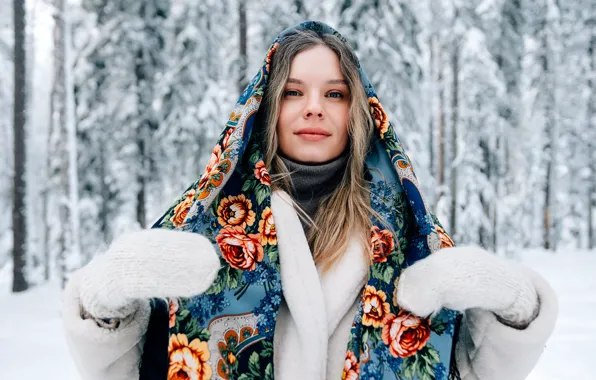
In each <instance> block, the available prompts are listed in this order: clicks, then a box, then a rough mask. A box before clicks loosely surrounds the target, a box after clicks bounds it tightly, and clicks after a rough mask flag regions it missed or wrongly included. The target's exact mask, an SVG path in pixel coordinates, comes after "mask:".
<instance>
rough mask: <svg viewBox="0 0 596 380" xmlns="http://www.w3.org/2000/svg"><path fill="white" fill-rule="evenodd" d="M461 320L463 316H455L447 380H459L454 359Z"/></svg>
mask: <svg viewBox="0 0 596 380" xmlns="http://www.w3.org/2000/svg"><path fill="white" fill-rule="evenodd" d="M462 319H463V314H460V315H458V316H457V319H456V321H455V329H454V331H453V345H452V346H451V363H450V365H449V380H461V376H460V374H459V369H458V368H457V363H456V358H455V347H456V346H457V343H458V342H459V329H460V326H461V322H462Z"/></svg>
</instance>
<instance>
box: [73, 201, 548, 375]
mask: <svg viewBox="0 0 596 380" xmlns="http://www.w3.org/2000/svg"><path fill="white" fill-rule="evenodd" d="M286 197H287V195H285V194H283V193H275V194H274V195H273V197H272V207H271V209H272V210H273V213H274V219H275V221H276V231H277V236H278V244H279V255H280V263H281V278H282V287H283V295H284V302H283V303H282V305H281V307H280V311H279V315H278V319H277V324H276V328H275V336H274V347H275V351H274V355H275V356H274V364H275V366H274V368H275V378H276V379H282V380H291V379H313V380H316V379H321V380H322V379H338V380H339V379H340V378H341V375H342V370H343V362H344V357H345V352H346V347H347V343H348V339H349V334H350V329H351V324H352V320H353V317H354V315H355V314H356V306H357V300H358V297H359V295H360V292H361V289H362V287H363V286H364V284H365V283H366V278H367V272H368V270H367V264H366V263H365V261H364V255H363V252H362V251H361V249H360V248H359V247H358V245H357V244H355V243H354V242H350V244H349V247H348V249H347V251H346V253H345V255H344V256H343V258H342V259H341V261H340V262H339V263H338V264H337V265H336V266H334V267H333V268H332V270H330V271H328V272H327V273H326V274H325V275H322V274H321V273H319V272H318V271H317V268H316V267H315V265H314V262H313V260H312V254H311V252H310V249H309V247H308V244H307V241H306V238H305V236H304V233H303V232H302V231H303V230H302V226H301V224H300V221H299V219H298V216H297V214H296V212H295V211H294V209H293V208H292V206H291V205H290V204H289V202H287V198H286ZM139 249H142V247H139ZM193 254H195V253H193ZM533 282H534V284H535V286H536V290H537V293H538V295H539V297H540V300H541V306H540V312H539V315H538V317H537V318H536V319H535V320H534V321H533V322H532V323H531V324H530V326H529V327H528V328H526V329H524V330H516V329H513V328H511V327H507V326H505V325H503V324H501V323H499V322H498V321H497V319H496V317H495V316H494V314H493V313H491V312H489V311H485V310H474V309H472V310H468V311H466V313H465V315H464V319H463V322H462V326H461V330H460V337H459V341H458V344H457V346H456V358H455V360H456V363H457V367H458V369H459V371H460V374H461V377H462V379H463V380H493V379H494V380H505V379H507V380H517V379H519V380H522V379H525V378H526V376H527V375H528V374H529V372H531V370H532V368H533V367H534V365H535V364H536V362H537V361H538V359H539V357H540V355H541V353H542V351H543V349H544V346H545V343H546V341H547V339H548V337H549V336H550V334H551V332H552V330H553V328H554V323H555V319H556V315H557V302H556V296H555V295H554V292H553V290H552V289H551V288H550V286H549V285H548V284H547V283H546V282H545V281H544V280H543V279H542V278H541V277H540V276H538V275H535V276H534V277H533ZM67 290H68V291H67V292H66V293H65V299H64V306H63V312H64V315H63V321H64V328H65V332H66V337H67V341H68V343H69V346H70V349H71V352H72V355H73V358H74V360H75V363H76V365H77V367H78V368H79V370H80V372H81V374H82V376H83V379H84V380H99V379H101V380H120V379H122V380H123V379H138V364H139V361H140V358H141V354H142V347H143V343H144V339H143V336H144V332H145V330H146V328H147V323H148V320H149V313H150V310H149V308H148V306H147V305H145V306H143V307H141V308H140V309H139V310H138V311H137V312H136V314H135V315H133V316H132V317H131V318H130V319H129V320H127V321H123V323H122V324H121V326H120V327H119V328H118V329H116V330H106V329H103V328H101V327H98V326H97V325H96V324H95V323H94V322H93V321H91V320H83V319H81V317H80V305H79V302H80V297H79V294H78V292H77V286H76V284H74V285H73V286H70V287H68V288H67ZM304 363H309V365H304ZM212 368H216V367H215V366H212ZM164 380H165V379H164Z"/></svg>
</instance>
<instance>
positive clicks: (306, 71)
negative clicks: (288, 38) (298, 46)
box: [289, 45, 345, 84]
mask: <svg viewBox="0 0 596 380" xmlns="http://www.w3.org/2000/svg"><path fill="white" fill-rule="evenodd" d="M289 77H290V78H292V79H293V80H294V82H295V83H297V84H300V83H299V82H308V81H315V80H316V81H317V82H324V83H329V84H342V83H345V78H344V76H343V74H342V70H341V66H340V63H339V58H338V57H337V54H335V52H334V51H333V50H331V49H329V48H328V47H326V46H322V45H319V46H315V47H313V48H310V49H307V50H304V51H302V52H300V53H298V54H296V56H295V57H294V59H293V60H292V64H291V66H290V75H289Z"/></svg>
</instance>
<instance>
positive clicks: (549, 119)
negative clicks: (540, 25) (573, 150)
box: [541, 31, 555, 249]
mask: <svg viewBox="0 0 596 380" xmlns="http://www.w3.org/2000/svg"><path fill="white" fill-rule="evenodd" d="M548 51H549V49H548V41H547V37H546V32H544V31H543V36H542V57H541V59H542V72H543V73H544V75H545V77H546V78H545V80H546V81H547V84H548V85H549V86H551V90H549V91H546V93H545V94H544V96H545V107H544V118H545V120H546V125H545V131H544V133H545V135H546V143H545V145H544V150H543V152H544V160H545V182H544V186H543V190H544V205H543V212H542V213H543V235H542V239H543V247H544V249H552V248H553V241H552V237H553V236H552V227H553V226H552V224H553V222H552V220H553V215H552V203H553V195H552V184H553V161H554V154H555V149H554V143H555V141H554V139H555V135H554V134H555V125H554V122H555V120H554V117H555V115H554V113H555V109H554V95H553V94H552V88H553V87H552V82H551V76H552V73H551V71H550V70H552V69H553V68H552V67H551V66H552V65H551V62H549V57H548Z"/></svg>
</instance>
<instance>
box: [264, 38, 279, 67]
mask: <svg viewBox="0 0 596 380" xmlns="http://www.w3.org/2000/svg"><path fill="white" fill-rule="evenodd" d="M278 46H279V44H278V43H276V44H275V45H273V46H272V47H271V49H269V52H268V53H267V58H265V62H266V63H267V64H266V65H265V66H266V67H265V69H266V70H267V73H269V65H270V64H271V57H273V53H275V51H276V50H277V47H278Z"/></svg>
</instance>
